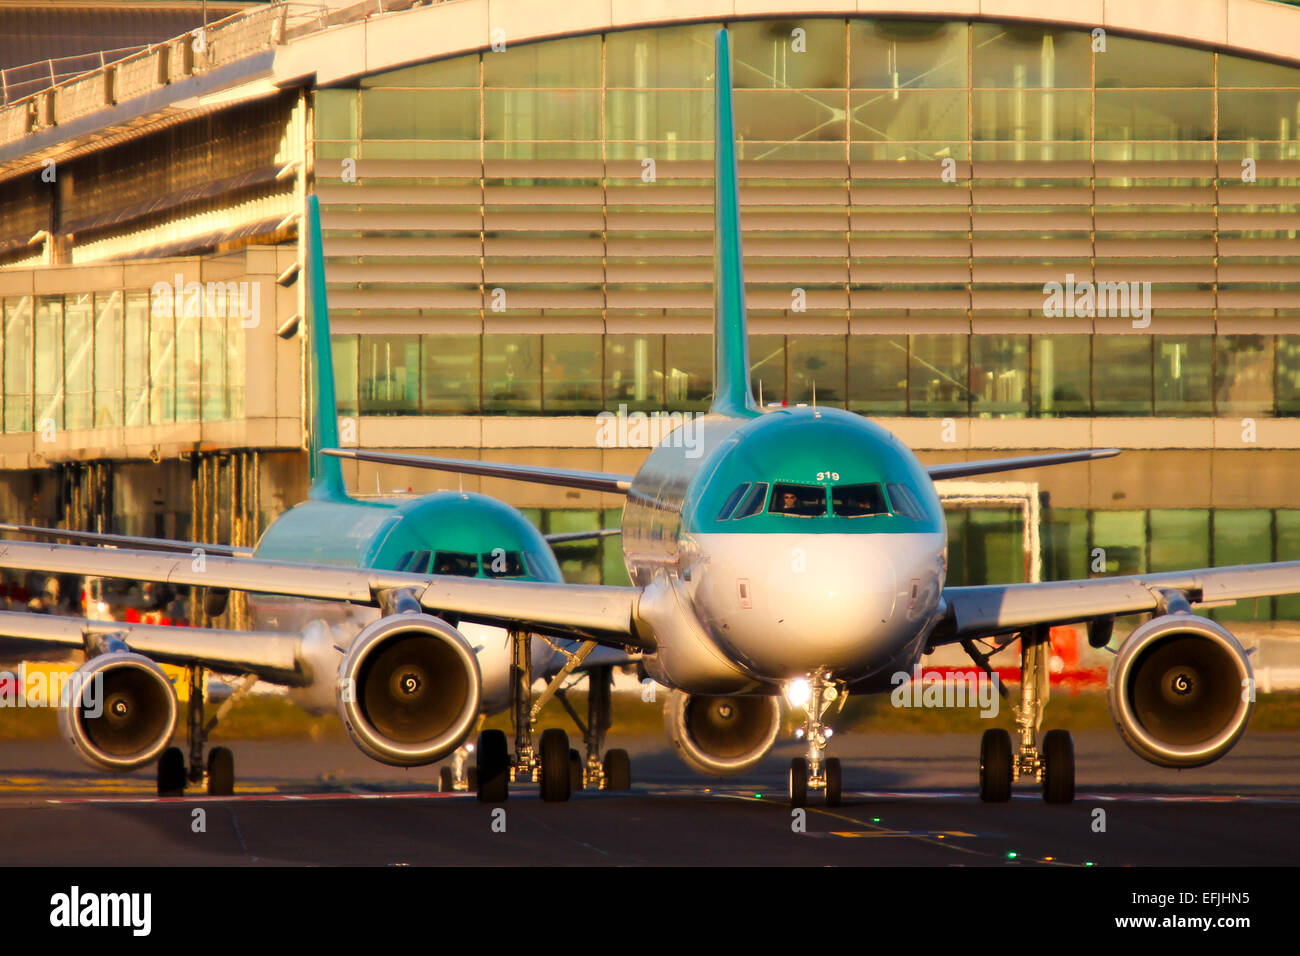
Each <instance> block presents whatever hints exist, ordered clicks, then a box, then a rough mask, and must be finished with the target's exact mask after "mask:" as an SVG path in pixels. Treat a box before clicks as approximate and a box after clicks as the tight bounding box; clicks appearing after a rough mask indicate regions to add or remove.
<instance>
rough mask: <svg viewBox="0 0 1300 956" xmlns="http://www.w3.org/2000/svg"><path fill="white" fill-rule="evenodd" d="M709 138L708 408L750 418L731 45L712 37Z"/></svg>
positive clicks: (727, 40) (725, 36)
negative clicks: (710, 359) (713, 58)
mask: <svg viewBox="0 0 1300 956" xmlns="http://www.w3.org/2000/svg"><path fill="white" fill-rule="evenodd" d="M715 51H716V57H717V62H716V69H715V72H714V85H715V94H714V99H715V100H716V103H715V106H714V112H715V114H716V116H715V124H716V125H715V127H714V137H713V155H714V164H715V168H714V183H713V407H712V409H711V411H714V412H718V413H720V414H723V415H754V414H757V410H756V408H755V405H754V395H753V392H752V391H751V390H750V386H749V340H748V338H747V335H746V328H745V277H744V271H743V269H742V265H743V262H742V256H741V250H740V185H739V181H740V176H739V173H738V171H737V168H736V121H735V110H734V107H733V105H732V95H731V42H730V38H729V36H728V34H727V31H726V29H725V28H724V29H721V30H719V31H718V32H717V35H716V45H715Z"/></svg>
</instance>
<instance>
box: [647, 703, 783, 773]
mask: <svg viewBox="0 0 1300 956" xmlns="http://www.w3.org/2000/svg"><path fill="white" fill-rule="evenodd" d="M664 728H665V729H666V730H667V732H668V739H669V740H671V741H672V743H673V747H674V748H675V749H676V750H677V755H678V756H679V757H681V758H682V760H683V761H684V762H685V763H686V764H687V765H688V766H690V767H691V768H693V769H695V770H698V771H699V772H700V773H704V774H710V775H713V776H720V777H727V776H732V775H734V774H738V773H744V772H745V771H746V770H748V769H749V768H751V767H753V766H754V765H755V764H757V763H758V762H759V761H760V760H762V759H763V757H764V756H766V755H767V752H768V751H769V750H771V749H772V744H773V743H774V742H775V741H776V734H777V731H779V730H780V729H781V701H780V699H779V698H777V697H775V696H770V697H769V696H763V697H757V696H755V697H751V696H736V697H706V696H703V695H701V694H684V693H682V692H681V691H673V692H672V693H671V694H669V695H668V699H667V700H666V701H664Z"/></svg>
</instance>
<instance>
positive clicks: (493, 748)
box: [474, 730, 510, 803]
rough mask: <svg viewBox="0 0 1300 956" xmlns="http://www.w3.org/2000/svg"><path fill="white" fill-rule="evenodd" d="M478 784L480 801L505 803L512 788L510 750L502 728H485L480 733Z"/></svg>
mask: <svg viewBox="0 0 1300 956" xmlns="http://www.w3.org/2000/svg"><path fill="white" fill-rule="evenodd" d="M475 753H476V754H477V755H478V756H477V760H476V762H477V764H478V766H477V768H476V769H477V771H478V773H477V777H478V780H477V781H476V784H477V786H475V788H474V789H475V790H477V791H478V799H479V802H480V803H505V802H506V797H507V795H508V794H509V790H510V750H509V748H508V747H507V746H506V735H505V732H504V731H501V730H485V731H483V732H482V733H481V734H479V735H478V747H476V748H475Z"/></svg>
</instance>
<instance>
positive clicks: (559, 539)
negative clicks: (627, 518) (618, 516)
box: [546, 528, 623, 544]
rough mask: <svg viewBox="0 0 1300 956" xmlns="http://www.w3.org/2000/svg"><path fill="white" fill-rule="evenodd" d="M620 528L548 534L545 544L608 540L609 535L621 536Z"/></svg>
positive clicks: (621, 530)
mask: <svg viewBox="0 0 1300 956" xmlns="http://www.w3.org/2000/svg"><path fill="white" fill-rule="evenodd" d="M622 533H623V529H622V528H597V529H596V530H595V531H561V532H559V533H558V534H548V535H547V536H546V543H547V544H568V543H569V542H570V541H589V540H590V539H592V538H608V537H609V536H610V535H615V534H622Z"/></svg>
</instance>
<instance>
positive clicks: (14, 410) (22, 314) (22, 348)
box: [0, 295, 33, 433]
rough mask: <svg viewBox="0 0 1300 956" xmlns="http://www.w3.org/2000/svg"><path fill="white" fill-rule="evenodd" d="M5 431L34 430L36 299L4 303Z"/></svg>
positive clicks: (10, 298) (13, 299)
mask: <svg viewBox="0 0 1300 956" xmlns="http://www.w3.org/2000/svg"><path fill="white" fill-rule="evenodd" d="M4 333H5V334H4V340H3V342H0V349H3V350H4V393H5V394H4V399H5V406H4V430H5V431H6V432H11V433H12V432H29V431H31V430H32V351H33V350H32V297H31V296H29V295H22V296H8V297H6V298H5V300H4Z"/></svg>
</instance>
